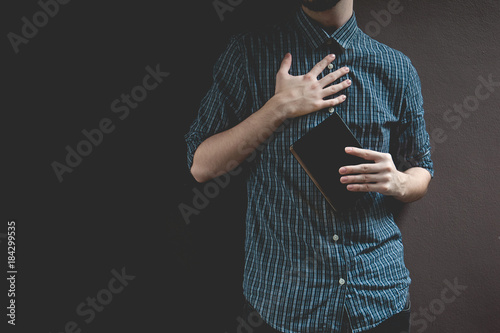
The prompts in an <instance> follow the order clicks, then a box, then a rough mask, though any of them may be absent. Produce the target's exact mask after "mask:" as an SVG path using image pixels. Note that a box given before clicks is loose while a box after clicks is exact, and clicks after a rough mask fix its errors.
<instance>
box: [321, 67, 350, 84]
mask: <svg viewBox="0 0 500 333" xmlns="http://www.w3.org/2000/svg"><path fill="white" fill-rule="evenodd" d="M347 73H349V68H348V67H342V68H339V69H337V70H336V71H335V72H333V73H330V74H328V75H326V76H325V77H323V78H322V79H320V80H319V81H318V82H319V83H320V85H321V87H326V86H327V85H329V84H330V83H333V82H335V81H337V80H338V79H339V78H341V77H342V76H344V75H346V74H347Z"/></svg>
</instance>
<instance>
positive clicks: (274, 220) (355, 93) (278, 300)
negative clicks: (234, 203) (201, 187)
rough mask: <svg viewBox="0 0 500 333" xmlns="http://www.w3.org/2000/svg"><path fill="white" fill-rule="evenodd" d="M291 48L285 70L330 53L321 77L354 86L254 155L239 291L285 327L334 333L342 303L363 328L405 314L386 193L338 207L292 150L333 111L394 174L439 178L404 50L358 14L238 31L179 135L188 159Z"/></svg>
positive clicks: (302, 69)
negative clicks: (330, 22)
mask: <svg viewBox="0 0 500 333" xmlns="http://www.w3.org/2000/svg"><path fill="white" fill-rule="evenodd" d="M287 52H291V53H292V55H293V63H292V67H291V70H290V74H291V75H303V74H306V73H308V72H309V71H310V70H311V68H312V67H313V66H314V65H315V64H316V63H317V62H319V61H320V60H321V59H323V58H324V57H325V56H326V55H327V54H329V53H336V54H337V58H336V59H335V61H334V62H333V65H334V66H333V68H331V69H329V68H327V69H325V71H324V72H323V73H322V74H321V75H320V76H319V77H318V79H320V78H321V77H323V76H325V75H327V74H328V73H330V72H332V71H335V70H336V69H337V68H340V67H342V66H348V67H349V68H350V72H349V74H348V75H347V77H343V78H342V79H340V80H344V79H347V78H349V79H351V80H352V86H351V87H349V88H348V89H347V90H346V91H345V92H343V93H345V94H346V95H347V100H346V101H345V102H344V103H342V104H340V105H338V106H337V107H335V109H334V110H331V109H328V110H327V109H325V110H321V111H318V112H315V113H312V114H309V115H306V116H303V117H299V118H294V119H289V120H287V121H286V122H285V124H284V125H283V126H282V127H281V128H279V129H278V130H277V131H276V132H275V133H274V134H273V135H272V136H271V138H270V139H269V140H268V142H267V143H266V145H265V146H263V147H262V149H260V151H259V153H258V154H257V155H251V156H250V157H249V159H248V160H249V161H250V162H251V163H249V166H248V167H249V169H250V172H249V176H248V182H247V189H248V210H247V215H246V239H245V269H244V282H243V290H244V295H245V297H246V299H247V300H248V301H249V303H250V304H251V305H252V306H253V307H254V308H255V309H256V310H257V311H258V312H259V314H260V315H261V316H262V318H263V319H264V320H265V321H266V322H267V323H268V324H269V325H270V326H272V327H274V328H276V329H277V330H279V331H282V332H339V330H340V327H341V319H342V311H343V310H344V309H345V311H347V314H348V316H349V319H350V322H351V326H352V329H353V331H354V332H361V331H364V330H367V329H370V328H373V327H375V326H376V325H378V324H380V323H381V322H382V321H384V320H385V319H387V318H389V317H391V316H392V315H394V314H396V313H398V312H400V311H401V310H402V309H403V307H404V305H405V302H406V298H407V294H408V290H409V285H410V282H411V280H410V277H409V272H408V270H407V268H406V267H405V264H404V260H403V243H402V238H401V232H400V230H399V228H398V227H397V225H396V224H395V222H394V218H393V214H392V212H391V210H390V208H389V205H388V199H389V198H387V197H386V196H384V195H382V194H379V193H375V192H369V193H366V194H365V195H364V196H363V197H362V199H361V200H360V201H358V203H357V204H356V205H355V206H354V207H353V208H352V209H350V210H348V211H344V212H342V213H334V212H333V211H332V209H331V208H330V206H329V205H328V203H327V201H326V200H325V199H324V198H323V197H322V195H321V193H320V191H319V190H318V189H317V188H316V187H315V186H314V183H313V182H312V181H311V180H310V179H309V177H308V176H307V174H306V173H305V172H304V170H303V169H302V168H301V167H300V165H299V164H298V162H297V161H296V160H295V159H294V158H293V156H292V155H291V153H290V151H289V147H290V145H291V144H292V143H293V142H294V141H296V140H297V139H299V138H300V137H301V136H303V135H304V134H305V133H307V132H308V131H309V130H311V129H312V128H314V127H315V126H316V125H318V124H319V123H320V122H321V121H323V120H325V119H326V118H327V117H328V116H330V112H338V114H339V115H340V116H341V117H342V118H343V119H344V121H345V122H346V123H347V125H348V126H349V127H350V129H351V131H352V132H353V133H354V135H355V136H356V137H357V138H358V140H359V141H360V143H361V144H362V145H363V147H364V148H367V149H372V150H375V151H379V152H385V153H387V152H389V153H391V154H392V156H393V159H394V161H395V164H396V166H397V167H398V169H399V170H400V171H404V170H406V169H408V168H410V167H415V166H418V167H422V168H425V169H427V170H428V171H429V172H430V174H431V176H434V172H433V164H432V161H431V158H430V143H429V135H428V133H427V132H426V129H425V122H424V110H423V108H422V104H423V100H422V95H421V89H420V81H419V78H418V75H417V72H416V71H415V68H414V67H413V66H412V64H411V62H410V60H409V59H408V58H407V57H406V56H405V55H403V54H402V53H401V52H398V51H396V50H393V49H391V48H389V47H387V46H385V45H383V44H381V43H379V42H377V41H375V40H373V39H371V38H370V37H368V36H367V35H366V34H364V33H363V32H362V31H361V30H360V29H359V28H358V26H357V23H356V18H355V16H354V14H353V16H352V18H351V19H350V20H349V21H348V22H347V23H346V24H345V25H344V26H342V27H341V28H339V29H338V30H337V31H335V32H334V33H333V34H332V35H331V36H330V35H328V34H327V33H326V32H325V31H324V30H323V29H322V28H321V27H320V26H319V25H317V24H316V23H315V22H314V21H312V20H311V19H310V18H309V17H308V16H307V15H306V14H305V13H304V12H303V11H302V9H299V10H298V11H297V13H296V15H295V16H294V17H293V18H292V19H291V20H289V21H288V22H286V23H281V24H278V25H275V26H273V27H272V28H270V29H268V30H266V29H262V30H260V31H253V32H245V33H241V34H238V35H235V36H233V37H232V38H231V40H230V42H229V44H228V46H227V49H226V50H225V51H224V52H223V54H222V55H221V56H220V58H219V59H218V61H217V62H216V64H215V67H214V72H213V85H212V86H211V88H210V90H209V91H208V93H207V95H206V96H205V97H204V99H203V100H202V102H201V107H200V109H199V113H198V116H197V118H196V119H195V121H194V122H193V124H192V126H191V128H190V130H189V132H188V133H187V134H186V142H187V146H188V166H189V167H191V165H192V161H193V155H194V152H195V150H196V148H197V147H198V146H199V145H200V143H201V142H202V141H203V140H204V139H206V138H207V137H209V136H211V135H214V134H216V133H219V132H221V131H224V130H226V129H228V128H230V127H232V126H234V125H235V124H237V123H238V122H241V121H242V120H244V119H245V118H246V117H248V116H249V115H250V114H251V113H252V112H255V111H257V110H259V109H260V108H261V107H262V106H263V105H264V104H265V103H266V102H267V101H268V100H269V99H270V98H271V97H272V96H273V95H274V91H275V84H276V73H277V72H278V70H279V68H280V64H281V60H282V59H283V57H284V56H285V54H286V53H287ZM335 83H338V82H335ZM325 146H326V147H327V146H328V142H325ZM332 172H338V170H332Z"/></svg>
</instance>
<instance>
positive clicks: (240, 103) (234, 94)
mask: <svg viewBox="0 0 500 333" xmlns="http://www.w3.org/2000/svg"><path fill="white" fill-rule="evenodd" d="M248 90H249V89H248V81H247V80H246V78H245V60H244V57H243V54H242V52H241V47H240V45H239V38H238V36H232V37H231V39H230V41H229V43H228V45H227V47H226V49H225V51H224V52H223V53H222V55H221V56H220V57H219V59H218V60H217V61H216V63H215V65H214V69H213V83H212V86H211V87H210V89H209V91H208V92H207V94H206V95H205V97H204V98H203V99H202V101H201V105H200V108H199V110H198V115H197V117H196V118H195V120H194V121H193V123H192V124H191V127H190V129H189V131H188V133H186V135H185V136H184V138H185V141H186V145H187V163H188V168H189V169H191V166H192V165H193V156H194V153H195V152H196V149H198V146H199V145H200V144H201V143H202V142H203V141H204V140H205V139H207V138H209V137H210V136H212V135H214V134H217V133H219V132H222V131H224V130H226V129H228V128H230V127H232V126H234V125H236V124H237V123H238V122H240V121H241V120H243V119H244V118H245V117H246V116H247V113H248V112H249V108H248V105H247V104H248V103H247V99H248V96H249V93H248Z"/></svg>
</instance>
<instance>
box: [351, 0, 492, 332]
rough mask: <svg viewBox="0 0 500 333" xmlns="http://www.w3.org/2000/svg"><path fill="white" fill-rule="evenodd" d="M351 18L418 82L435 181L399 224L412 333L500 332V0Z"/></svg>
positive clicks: (363, 6)
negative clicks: (408, 63)
mask: <svg viewBox="0 0 500 333" xmlns="http://www.w3.org/2000/svg"><path fill="white" fill-rule="evenodd" d="M390 4H391V5H394V7H391V5H390ZM397 4H399V5H397ZM391 8H392V12H393V14H391V15H390V18H388V16H387V15H386V16H380V15H378V14H380V12H381V11H385V14H387V12H389V13H390V11H389V9H391ZM395 9H397V10H395ZM355 11H356V15H357V18H358V24H359V26H360V28H362V29H363V30H364V31H365V32H367V33H368V34H370V35H372V37H374V38H375V39H377V40H379V41H381V42H383V43H385V44H387V45H389V46H391V47H393V48H396V49H398V50H400V51H402V52H403V53H405V54H406V55H407V56H409V57H410V59H411V60H412V62H413V64H414V65H415V67H416V68H417V70H418V72H419V75H420V78H421V81H422V92H423V96H424V101H425V110H426V114H425V118H426V121H427V130H428V132H429V134H430V135H431V140H432V144H433V152H432V158H433V161H434V164H435V178H434V179H433V180H432V182H431V185H430V188H429V192H428V194H427V195H426V197H424V198H423V199H422V200H420V201H418V202H416V203H412V204H409V205H406V206H405V207H403V210H402V211H401V213H400V214H399V216H398V224H399V225H400V228H401V230H402V233H403V239H404V244H405V260H406V264H407V266H408V268H409V269H410V272H411V278H412V281H413V282H412V286H411V300H412V309H413V318H412V319H413V325H412V332H429V333H431V332H440V333H444V332H454V333H461V332H464V333H465V332H500V303H499V302H498V298H499V296H500V286H499V282H498V280H499V279H498V277H499V273H500V265H499V263H500V224H499V223H498V222H499V213H500V205H499V204H498V202H497V201H498V199H499V197H500V196H499V191H498V189H499V185H500V184H499V177H498V174H499V171H500V170H499V164H500V158H499V154H498V148H499V138H498V126H499V125H500V115H499V113H498V109H499V102H500V66H499V65H500V60H499V56H500V52H499V51H500V47H499V36H500V24H499V18H500V1H493V0H492V1H488V0H485V1H465V0H455V1H450V0H449V1H429V0H427V1H411V0H401V1H384V0H370V1H368V0H355ZM377 13H378V14H377ZM377 17H378V20H377ZM490 76H491V77H492V80H493V81H495V82H497V83H496V86H494V87H490V89H491V91H488V90H487V88H484V84H483V83H482V79H481V77H482V78H484V79H485V80H488V78H489V77H490ZM480 85H483V87H482V88H477V87H478V86H480ZM476 89H479V90H477V91H476ZM478 97H479V98H478ZM449 284H451V285H453V284H458V285H460V286H459V287H455V288H454V289H457V290H455V291H454V292H453V291H450V289H451V288H450V287H449V286H448V285H449Z"/></svg>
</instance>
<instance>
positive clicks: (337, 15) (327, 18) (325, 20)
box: [302, 0, 353, 29]
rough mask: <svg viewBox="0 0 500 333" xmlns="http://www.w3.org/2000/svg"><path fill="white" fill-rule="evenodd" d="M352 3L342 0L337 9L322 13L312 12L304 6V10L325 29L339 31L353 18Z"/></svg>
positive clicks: (348, 0) (349, 0) (350, 0)
mask: <svg viewBox="0 0 500 333" xmlns="http://www.w3.org/2000/svg"><path fill="white" fill-rule="evenodd" d="M352 2H353V0H342V1H340V2H339V3H338V4H337V5H336V6H335V7H333V8H331V9H328V10H325V11H322V12H315V11H312V10H310V9H309V8H307V7H304V6H302V10H304V12H305V13H306V14H307V16H309V17H310V18H312V19H313V20H314V21H316V22H318V23H319V24H320V25H321V26H322V27H323V28H326V29H332V28H333V29H338V28H340V27H341V26H343V25H344V24H346V22H347V21H349V19H350V18H351V16H352V13H353V4H352Z"/></svg>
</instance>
